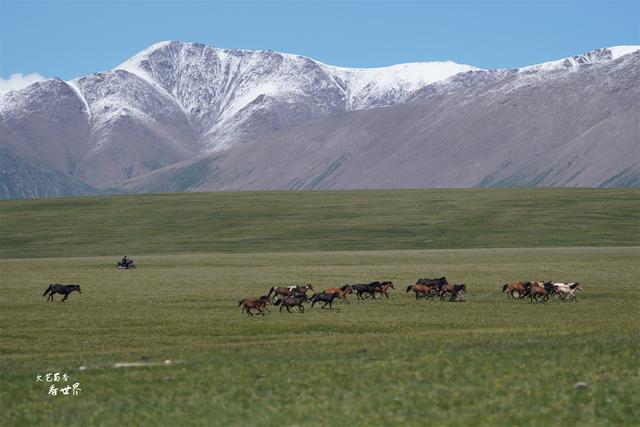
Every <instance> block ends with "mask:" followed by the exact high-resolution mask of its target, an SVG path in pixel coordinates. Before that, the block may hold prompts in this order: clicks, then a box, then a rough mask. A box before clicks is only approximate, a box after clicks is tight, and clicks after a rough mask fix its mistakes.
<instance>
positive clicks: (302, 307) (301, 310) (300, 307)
mask: <svg viewBox="0 0 640 427" xmlns="http://www.w3.org/2000/svg"><path fill="white" fill-rule="evenodd" d="M298 310H299V311H300V313H304V306H303V305H302V304H300V305H299V306H298Z"/></svg>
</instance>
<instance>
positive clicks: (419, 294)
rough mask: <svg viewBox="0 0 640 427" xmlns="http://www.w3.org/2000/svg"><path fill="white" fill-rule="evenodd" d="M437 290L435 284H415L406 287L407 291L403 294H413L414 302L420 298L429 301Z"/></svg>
mask: <svg viewBox="0 0 640 427" xmlns="http://www.w3.org/2000/svg"><path fill="white" fill-rule="evenodd" d="M437 289H438V285H437V284H435V283H432V284H430V285H421V284H419V283H416V284H415V285H409V286H407V290H406V291H405V292H409V291H413V292H415V294H416V300H419V299H420V298H427V299H431V298H433V296H434V295H435V292H433V291H436V292H437Z"/></svg>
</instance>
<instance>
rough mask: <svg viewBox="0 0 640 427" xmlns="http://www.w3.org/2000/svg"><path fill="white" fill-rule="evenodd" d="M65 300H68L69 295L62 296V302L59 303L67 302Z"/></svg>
mask: <svg viewBox="0 0 640 427" xmlns="http://www.w3.org/2000/svg"><path fill="white" fill-rule="evenodd" d="M67 298H69V294H64V298H62V301H60V302H65V301H66V300H67Z"/></svg>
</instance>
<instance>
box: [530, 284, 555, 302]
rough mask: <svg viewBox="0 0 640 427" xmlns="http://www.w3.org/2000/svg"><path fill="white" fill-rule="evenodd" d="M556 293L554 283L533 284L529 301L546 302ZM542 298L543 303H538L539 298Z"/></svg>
mask: <svg viewBox="0 0 640 427" xmlns="http://www.w3.org/2000/svg"><path fill="white" fill-rule="evenodd" d="M553 292H554V287H553V283H552V282H546V283H545V282H531V287H530V288H529V300H530V302H533V300H534V299H535V300H536V302H546V301H548V300H549V295H551V294H552V293H553ZM539 296H541V297H542V301H538V297H539Z"/></svg>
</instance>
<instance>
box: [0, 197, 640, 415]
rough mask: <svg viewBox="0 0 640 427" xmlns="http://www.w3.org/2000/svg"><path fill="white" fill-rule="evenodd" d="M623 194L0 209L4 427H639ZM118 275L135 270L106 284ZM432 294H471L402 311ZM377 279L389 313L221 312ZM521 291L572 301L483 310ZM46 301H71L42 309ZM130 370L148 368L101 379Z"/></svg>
mask: <svg viewBox="0 0 640 427" xmlns="http://www.w3.org/2000/svg"><path fill="white" fill-rule="evenodd" d="M639 194H640V193H639V192H638V190H635V189H631V190H567V189H562V190H460V191H454V190H438V191H426V190H425V191H397V192H396V191H380V192H378V191H362V192H309V193H306V192H301V193H229V194H204V193H202V194H181V195H157V196H135V197H134V196H119V197H105V198H102V197H100V198H73V199H51V200H36V201H6V202H1V203H0V214H1V217H0V220H1V221H0V231H1V232H2V236H3V241H2V242H1V243H0V257H1V259H0V269H1V270H0V271H1V274H0V290H1V292H0V326H1V328H0V367H1V370H0V385H1V386H0V409H1V410H2V421H1V422H0V423H2V424H7V425H29V426H30V425H65V426H69V425H78V426H86V425H135V426H142V425H149V426H156V425H178V424H180V425H223V426H227V425H237V426H245V425H264V426H270V425H280V426H281V425H305V426H306V425H313V426H315V425H318V426H324V425H337V426H342V425H344V426H352V425H385V426H386V425H398V426H406V425H416V426H418V425H452V426H453V425H455V426H458V425H460V426H469V425H492V426H493V425H536V426H540V425H545V426H546V425H558V426H566V425H576V426H600V425H637V423H638V419H639V418H638V417H639V413H638V408H639V407H640V369H639V367H640V338H639V337H640V321H639V320H638V313H640V310H639V309H640V286H639V282H640V267H639V265H640V263H639V261H640V242H639V241H638V240H639V236H638V232H639V225H640V223H639V216H638V215H639V209H638V195H639ZM5 236H7V239H6V240H5V239H4V237H5ZM122 248H125V249H122ZM124 253H127V255H130V256H132V257H133V258H134V259H136V260H137V261H138V264H139V268H138V269H137V270H135V271H118V270H116V269H115V262H116V261H117V258H118V256H121V255H123V254H124ZM440 275H446V276H447V277H448V278H449V279H450V280H451V281H455V282H457V283H466V284H467V286H468V287H469V288H470V293H469V294H468V295H467V301H466V302H464V303H449V302H440V301H416V300H415V299H414V298H413V296H412V294H407V293H405V292H404V289H405V288H406V286H407V284H409V283H412V282H413V281H414V280H415V279H416V278H417V277H425V276H427V277H431V276H440ZM376 279H377V280H393V281H394V283H395V284H396V289H395V290H393V291H392V294H391V297H390V298H389V299H388V300H375V301H374V300H366V301H356V299H355V297H352V298H351V302H350V303H345V304H336V305H334V309H332V310H329V309H325V310H321V309H318V308H317V307H316V308H314V309H310V308H307V311H306V312H305V313H304V314H299V313H297V312H296V313H292V314H288V313H284V312H283V313H279V312H278V310H277V307H270V309H269V313H268V314H267V316H265V317H261V316H260V317H254V318H251V317H248V316H246V315H242V314H241V313H240V309H239V308H238V306H237V302H238V300H239V299H241V298H244V297H247V296H258V295H260V294H262V293H265V292H266V291H267V290H268V289H269V288H270V287H271V286H274V285H288V284H294V283H307V282H310V283H313V284H314V286H315V287H316V288H320V289H322V288H325V287H330V286H336V285H341V284H344V283H353V282H363V281H370V280H376ZM531 279H553V280H556V281H573V280H579V281H580V282H582V283H583V284H584V288H585V289H584V291H583V292H582V293H580V294H579V295H578V299H579V301H578V302H576V303H568V302H564V303H563V302H561V301H557V300H552V301H549V302H548V303H546V304H531V303H529V302H528V301H512V300H508V299H507V298H506V297H505V295H504V294H502V293H501V292H500V285H501V284H503V283H505V282H506V281H509V280H531ZM51 282H60V283H80V284H81V286H82V290H83V293H82V294H78V293H73V294H72V295H71V296H70V297H69V300H68V301H67V302H65V303H64V304H62V303H60V302H58V301H59V299H60V296H58V295H57V296H56V300H57V301H56V302H53V303H51V302H49V303H47V302H45V298H43V297H42V296H41V295H42V292H43V291H44V289H45V288H46V286H47V284H48V283H51ZM165 360H170V361H172V362H171V363H169V364H165V363H164V362H163V361H165ZM125 362H138V363H142V364H149V366H139V367H128V368H115V367H114V364H116V363H125ZM81 366H83V367H86V369H83V370H80V369H79V368H80V367H81ZM47 372H66V373H67V374H68V375H70V376H71V379H72V381H74V382H76V381H77V382H80V384H81V389H82V391H81V392H80V394H79V395H78V396H56V397H52V396H48V395H47V390H48V385H50V384H47V383H40V382H36V376H37V375H38V374H44V373H47ZM577 382H585V383H586V384H587V386H586V387H585V388H582V389H575V384H576V383H577Z"/></svg>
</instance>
